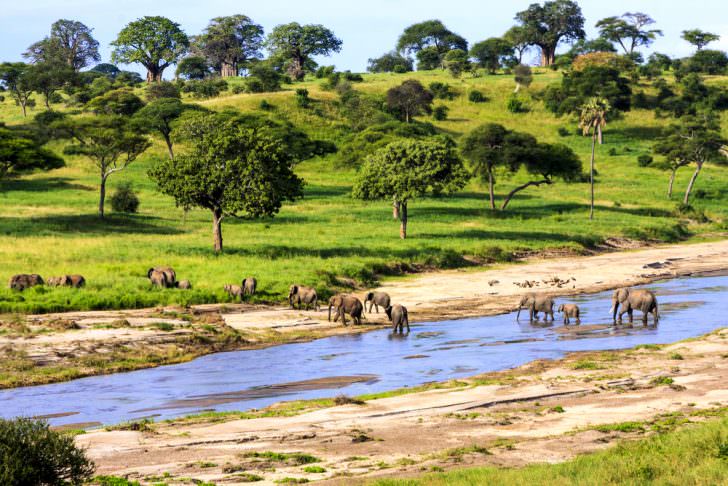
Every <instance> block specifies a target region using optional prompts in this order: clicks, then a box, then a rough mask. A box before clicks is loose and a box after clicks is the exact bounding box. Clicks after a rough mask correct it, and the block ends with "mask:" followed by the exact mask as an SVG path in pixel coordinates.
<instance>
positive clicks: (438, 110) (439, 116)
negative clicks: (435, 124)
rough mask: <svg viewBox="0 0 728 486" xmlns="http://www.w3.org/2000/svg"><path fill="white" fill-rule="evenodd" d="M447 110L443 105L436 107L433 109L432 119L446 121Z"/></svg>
mask: <svg viewBox="0 0 728 486" xmlns="http://www.w3.org/2000/svg"><path fill="white" fill-rule="evenodd" d="M449 110H450V109H449V108H448V107H447V106H444V105H440V106H436V107H435V109H434V110H432V118H434V119H435V120H437V121H443V120H447V112H448V111H449Z"/></svg>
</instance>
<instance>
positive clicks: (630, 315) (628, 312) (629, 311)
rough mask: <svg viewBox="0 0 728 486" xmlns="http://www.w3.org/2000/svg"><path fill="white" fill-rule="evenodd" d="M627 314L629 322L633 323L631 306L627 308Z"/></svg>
mask: <svg viewBox="0 0 728 486" xmlns="http://www.w3.org/2000/svg"><path fill="white" fill-rule="evenodd" d="M627 315H628V316H629V323H630V324H632V323H634V310H633V309H632V308H631V307H630V308H629V309H627Z"/></svg>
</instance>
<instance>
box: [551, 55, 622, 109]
mask: <svg viewBox="0 0 728 486" xmlns="http://www.w3.org/2000/svg"><path fill="white" fill-rule="evenodd" d="M594 97H598V98H605V99H606V100H608V101H609V105H610V106H611V107H612V109H613V110H615V112H616V111H628V110H629V109H630V107H631V98H632V89H631V88H630V85H629V80H628V79H627V78H625V77H623V76H621V75H620V73H619V71H618V70H617V69H614V68H610V67H601V66H600V67H597V66H593V67H586V68H585V69H583V70H581V71H571V72H569V73H565V74H564V77H563V79H562V80H561V86H555V85H552V86H548V87H547V88H546V90H545V92H544V104H545V105H546V108H548V109H549V110H551V111H552V112H554V113H556V114H558V115H563V114H567V113H574V114H575V113H580V112H581V107H582V106H583V105H584V104H585V103H587V102H588V100H589V99H591V98H594ZM613 114H615V113H614V112H613Z"/></svg>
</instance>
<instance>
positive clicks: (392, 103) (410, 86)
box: [387, 79, 434, 123]
mask: <svg viewBox="0 0 728 486" xmlns="http://www.w3.org/2000/svg"><path fill="white" fill-rule="evenodd" d="M433 99H434V96H433V95H432V93H430V92H429V91H428V90H427V89H425V87H424V86H422V84H421V83H420V82H419V81H417V80H416V79H408V80H407V81H405V82H403V83H402V84H401V85H399V86H396V87H394V88H391V89H390V90H389V91H387V106H388V107H389V109H390V110H392V111H394V112H398V113H400V114H401V115H402V116H403V117H404V120H405V121H406V122H407V123H409V122H410V121H411V120H412V117H413V116H417V115H419V114H421V113H422V112H424V113H430V112H431V111H432V100H433Z"/></svg>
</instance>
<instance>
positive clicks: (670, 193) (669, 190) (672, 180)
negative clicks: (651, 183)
mask: <svg viewBox="0 0 728 486" xmlns="http://www.w3.org/2000/svg"><path fill="white" fill-rule="evenodd" d="M675 175H677V169H674V170H673V171H672V174H670V183H669V184H668V185H667V198H668V199H672V186H673V184H674V183H675Z"/></svg>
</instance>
